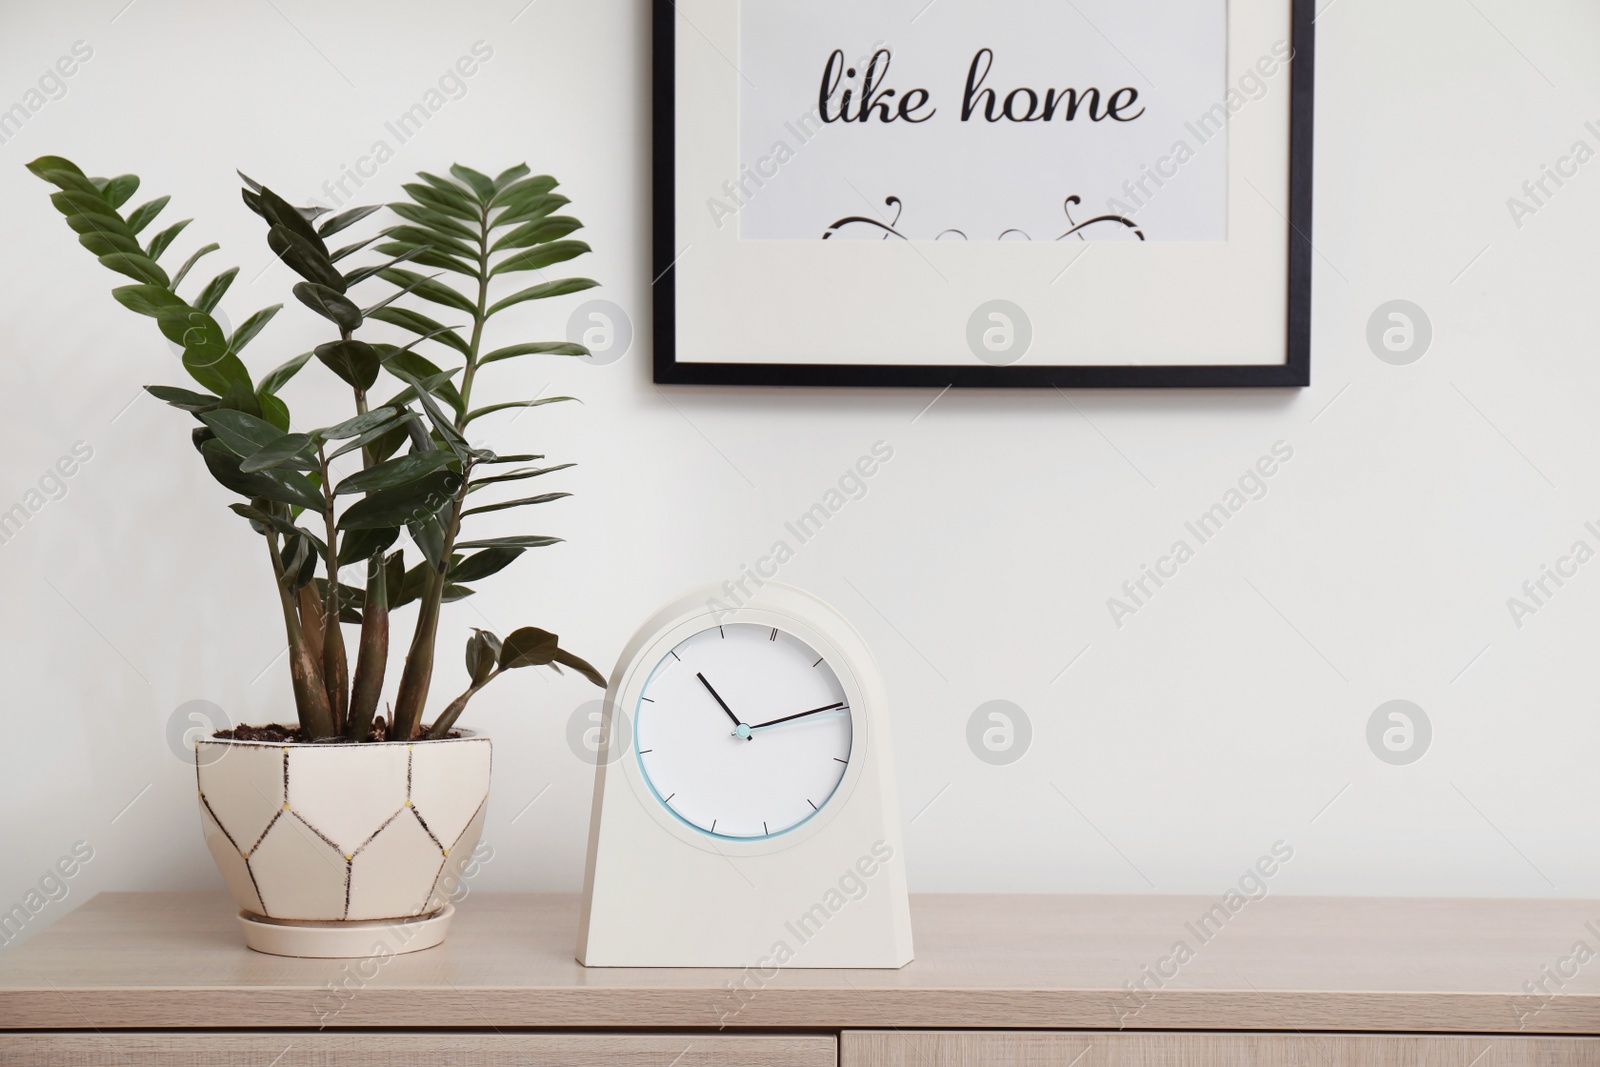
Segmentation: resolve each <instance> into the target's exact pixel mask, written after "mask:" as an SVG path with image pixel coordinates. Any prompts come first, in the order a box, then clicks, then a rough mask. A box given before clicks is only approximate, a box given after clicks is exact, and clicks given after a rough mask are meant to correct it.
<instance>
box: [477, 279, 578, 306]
mask: <svg viewBox="0 0 1600 1067" xmlns="http://www.w3.org/2000/svg"><path fill="white" fill-rule="evenodd" d="M599 284H600V283H599V282H597V281H592V280H590V279H588V278H562V279H561V280H559V281H554V282H542V283H540V284H539V285H533V286H529V287H528V288H526V289H524V290H522V291H521V292H518V293H512V294H511V295H510V296H508V297H506V298H505V299H504V300H500V301H497V302H496V303H494V304H493V305H491V306H490V308H489V312H488V313H489V314H490V315H497V314H499V313H500V312H502V311H504V310H505V309H506V308H508V307H513V306H515V305H517V304H520V303H522V302H523V301H526V300H547V299H549V298H550V297H553V296H566V295H568V294H569V293H581V292H583V291H584V290H585V289H593V288H595V287H596V286H598V285H599Z"/></svg>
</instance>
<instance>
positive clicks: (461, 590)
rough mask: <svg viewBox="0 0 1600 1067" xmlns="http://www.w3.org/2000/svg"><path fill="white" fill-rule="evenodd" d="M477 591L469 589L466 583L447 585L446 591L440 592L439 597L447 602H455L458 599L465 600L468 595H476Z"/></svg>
mask: <svg viewBox="0 0 1600 1067" xmlns="http://www.w3.org/2000/svg"><path fill="white" fill-rule="evenodd" d="M476 592H477V591H476V590H473V589H468V588H467V587H466V586H464V585H447V586H445V587H444V591H443V592H442V593H440V595H439V599H440V600H441V601H443V602H444V603H446V604H454V603H455V602H456V601H458V600H465V599H467V597H469V596H473V595H475V593H476Z"/></svg>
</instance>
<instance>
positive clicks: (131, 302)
mask: <svg viewBox="0 0 1600 1067" xmlns="http://www.w3.org/2000/svg"><path fill="white" fill-rule="evenodd" d="M111 295H112V296H113V297H115V298H116V300H117V303H119V304H121V305H122V306H123V307H125V308H127V309H128V310H129V311H136V312H138V313H139V314H141V315H149V316H150V317H151V318H158V317H160V315H161V313H162V311H163V310H165V309H167V308H187V307H188V306H189V305H188V304H185V303H184V302H183V301H182V300H181V299H179V298H178V297H177V296H176V295H175V294H173V292H172V291H171V290H169V289H168V288H167V287H166V286H164V285H124V286H122V287H121V288H118V289H113V290H111Z"/></svg>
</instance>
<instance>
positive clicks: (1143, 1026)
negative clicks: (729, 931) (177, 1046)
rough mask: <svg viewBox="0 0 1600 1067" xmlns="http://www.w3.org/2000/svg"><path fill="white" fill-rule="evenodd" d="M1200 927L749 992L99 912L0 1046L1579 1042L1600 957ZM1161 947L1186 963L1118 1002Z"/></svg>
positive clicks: (1145, 929)
mask: <svg viewBox="0 0 1600 1067" xmlns="http://www.w3.org/2000/svg"><path fill="white" fill-rule="evenodd" d="M1212 903H1213V901H1211V900H1208V899H1201V898H1178V897H1155V896H1119V897H1045V896H1006V897H994V896H921V897H913V898H912V921H913V923H914V924H915V930H916V938H917V952H918V958H917V960H916V962H914V963H912V964H911V965H910V966H908V967H906V968H904V969H902V970H898V971H819V970H800V969H794V968H790V969H786V970H782V971H780V972H776V973H773V972H768V973H767V974H766V975H765V976H763V975H761V974H757V973H754V972H743V971H723V970H674V969H665V970H640V969H585V968H583V967H581V966H579V965H578V964H577V963H576V962H575V961H574V960H573V949H574V946H575V944H576V932H577V923H578V898H577V897H576V896H565V895H531V894H530V895H502V896H495V895H490V894H474V895H473V896H472V897H471V898H470V899H469V900H467V901H466V902H465V903H464V904H463V905H462V906H461V908H460V912H459V915H458V916H457V919H456V923H455V926H454V928H453V929H452V930H451V933H450V938H449V940H448V941H446V942H445V944H444V945H442V946H440V947H439V948H434V949H429V950H428V951H426V952H418V953H415V954H412V955H407V956H397V957H393V958H391V959H388V960H386V961H381V960H367V961H338V960H299V959H282V958H278V957H273V956H263V955H259V954H256V953H252V952H249V951H247V950H246V949H245V948H244V947H243V945H242V944H241V942H240V939H239V934H238V931H237V930H236V929H235V927H234V918H233V917H234V912H233V905H232V904H231V903H230V902H229V900H228V899H227V898H226V897H225V896H223V895H221V894H215V895H213V894H167V893H160V894H105V895H101V896H98V897H95V898H94V899H93V900H91V901H89V902H88V903H87V904H85V905H84V906H82V907H81V908H79V909H78V910H77V911H76V912H74V913H72V914H70V915H68V916H66V917H64V918H63V919H61V920H60V921H59V922H57V923H56V925H55V926H53V927H52V928H50V929H49V930H46V931H44V932H43V933H42V934H40V935H39V936H37V937H35V938H34V939H33V940H31V941H30V942H28V943H26V944H24V945H21V946H19V947H17V948H14V949H11V950H9V951H7V952H5V953H4V954H3V955H0V1029H40V1030H45V1029H67V1030H89V1029H94V1028H99V1029H130V1030H137V1029H166V1028H200V1029H211V1028H218V1027H225V1028H237V1029H272V1028H278V1027H291V1028H295V1027H298V1028H306V1029H317V1028H321V1027H332V1028H342V1027H389V1026H405V1027H413V1028H418V1029H433V1030H443V1029H457V1028H459V1029H473V1028H476V1029H491V1028H500V1029H511V1028H515V1027H528V1028H566V1029H595V1028H602V1029H603V1028H613V1027H632V1028H639V1029H659V1028H691V1029H704V1030H711V1031H715V1030H718V1029H723V1028H728V1029H743V1028H751V1027H771V1028H776V1029H794V1028H804V1029H814V1030H840V1029H881V1028H890V1027H895V1028H900V1029H930V1028H937V1029H992V1028H1009V1029H1024V1030H1039V1029H1100V1030H1117V1029H1126V1030H1159V1029H1173V1030H1261V1031H1285V1032H1289V1031H1295V1030H1328V1031H1361V1030H1366V1031H1376V1032H1380V1033H1382V1032H1388V1033H1408V1032H1452V1031H1454V1032H1468V1033H1480V1032H1482V1033H1518V1032H1522V1033H1550V1034H1600V959H1597V960H1595V961H1593V962H1591V963H1588V964H1587V965H1585V966H1581V967H1576V968H1575V976H1573V977H1569V978H1559V979H1558V980H1559V981H1562V982H1563V983H1564V984H1563V985H1561V986H1556V985H1554V984H1551V983H1550V980H1549V979H1548V978H1545V977H1544V976H1543V973H1542V972H1544V971H1545V969H1546V968H1549V969H1550V970H1549V974H1551V975H1552V976H1555V975H1556V974H1557V972H1558V971H1559V970H1560V969H1561V968H1562V967H1563V964H1562V963H1561V961H1562V960H1563V959H1564V958H1566V957H1568V955H1569V954H1570V953H1571V952H1572V949H1573V946H1574V944H1575V943H1577V942H1579V941H1584V942H1586V943H1588V944H1589V945H1590V946H1594V947H1600V934H1596V933H1594V932H1593V931H1592V930H1591V929H1590V928H1589V927H1588V926H1587V925H1586V924H1587V923H1590V922H1593V923H1594V924H1595V928H1596V929H1600V903H1594V902H1574V901H1556V900H1523V901H1481V900H1418V899H1403V900H1380V899H1328V898H1309V897H1286V896H1275V897H1269V898H1267V899H1265V900H1261V901H1259V902H1256V903H1253V904H1250V905H1249V906H1247V907H1246V908H1245V909H1244V910H1243V911H1241V912H1239V913H1238V914H1237V915H1235V916H1233V917H1232V918H1231V919H1230V920H1229V921H1228V922H1227V924H1226V925H1225V926H1224V927H1223V928H1222V929H1221V930H1220V932H1215V933H1213V934H1212V936H1210V937H1209V938H1208V939H1207V940H1206V941H1204V942H1202V941H1200V939H1199V938H1197V937H1196V936H1195V935H1194V934H1193V933H1192V932H1191V931H1190V929H1189V926H1188V925H1186V924H1191V923H1192V922H1193V921H1194V920H1195V919H1196V918H1197V917H1198V916H1199V915H1201V914H1203V913H1204V912H1205V910H1206V909H1207V908H1209V907H1210V906H1211V904H1212ZM1180 939H1186V940H1187V941H1189V942H1191V943H1192V947H1193V951H1194V957H1193V958H1192V959H1191V960H1189V962H1188V963H1186V964H1185V965H1183V966H1182V967H1181V969H1179V970H1178V972H1177V974H1176V975H1175V976H1174V977H1172V978H1169V979H1155V981H1159V982H1161V983H1163V984H1162V985H1161V986H1160V987H1159V988H1157V987H1155V985H1153V984H1152V980H1151V978H1144V979H1143V980H1144V981H1145V982H1146V984H1147V985H1148V986H1150V990H1151V991H1150V992H1148V993H1146V994H1144V995H1143V996H1142V997H1135V995H1134V994H1132V993H1130V992H1129V990H1128V989H1127V988H1126V986H1125V983H1133V982H1136V981H1139V980H1141V978H1142V976H1144V975H1145V971H1144V969H1145V968H1146V967H1151V968H1156V967H1158V966H1159V965H1160V960H1161V959H1162V958H1164V957H1166V956H1168V955H1169V954H1170V953H1171V951H1172V947H1173V944H1174V942H1176V941H1178V940H1180ZM1169 969H1170V968H1169ZM1567 969H1568V970H1573V969H1574V968H1571V967H1568V968H1567ZM1151 975H1152V976H1153V975H1154V971H1152V972H1151ZM1538 981H1544V982H1546V986H1547V988H1548V989H1549V990H1550V991H1551V992H1552V993H1557V994H1559V995H1556V996H1552V997H1542V998H1535V997H1531V996H1529V994H1528V993H1527V992H1526V991H1525V989H1524V983H1529V982H1538ZM733 983H737V984H738V985H739V987H740V988H742V990H743V992H735V991H734V986H733V985H732V984H733ZM1480 1067H1484V1065H1480Z"/></svg>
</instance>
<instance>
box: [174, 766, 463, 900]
mask: <svg viewBox="0 0 1600 1067" xmlns="http://www.w3.org/2000/svg"><path fill="white" fill-rule="evenodd" d="M492 747H493V746H492V745H491V744H490V741H489V739H488V738H487V737H476V736H472V735H467V736H463V737H459V738H450V739H447V740H441V741H414V742H403V741H384V742H377V743H373V744H360V745H351V744H329V745H309V744H284V743H282V742H265V741H232V740H227V739H223V738H206V739H204V740H202V741H200V742H199V743H198V744H197V745H196V750H195V772H196V775H197V777H198V781H199V787H200V819H201V823H202V824H203V826H204V829H205V837H206V844H207V846H209V847H210V849H211V856H212V858H213V859H214V860H216V863H217V867H218V869H220V870H221V871H222V877H223V879H224V880H225V881H226V882H227V883H228V889H229V890H230V891H231V892H232V893H233V897H234V899H235V900H236V901H238V904H239V907H240V909H241V910H242V911H244V912H246V913H248V914H250V915H256V916H262V917H265V918H267V919H271V920H277V921H279V922H285V921H287V922H291V923H293V922H313V923H327V922H355V921H364V920H396V919H415V918H416V917H418V916H429V915H433V914H434V913H436V912H441V911H442V910H443V909H444V907H445V905H446V902H447V901H446V898H447V897H448V895H449V894H450V893H451V891H452V890H453V889H454V887H455V886H456V884H457V883H458V882H459V880H460V878H461V872H462V869H463V868H464V867H465V866H466V865H467V863H468V861H470V860H471V858H472V853H473V850H474V849H475V848H476V847H477V845H478V838H479V836H480V835H481V834H482V833H483V819H484V814H485V812H486V811H487V810H488V798H489V770H490V762H491V749H492Z"/></svg>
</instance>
